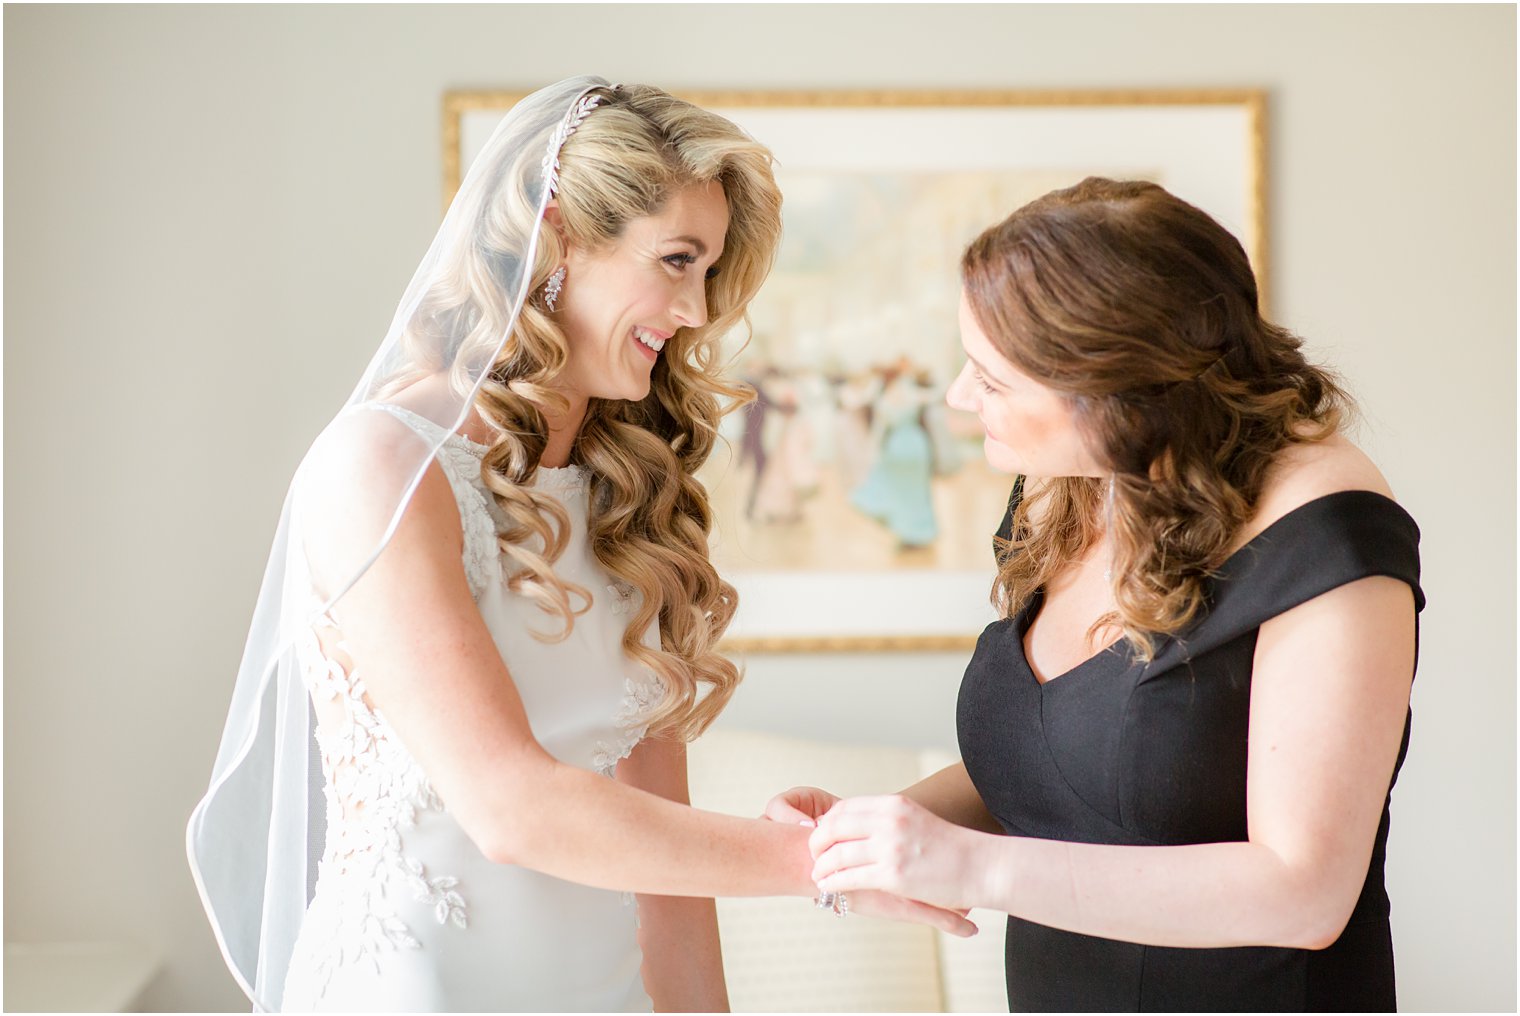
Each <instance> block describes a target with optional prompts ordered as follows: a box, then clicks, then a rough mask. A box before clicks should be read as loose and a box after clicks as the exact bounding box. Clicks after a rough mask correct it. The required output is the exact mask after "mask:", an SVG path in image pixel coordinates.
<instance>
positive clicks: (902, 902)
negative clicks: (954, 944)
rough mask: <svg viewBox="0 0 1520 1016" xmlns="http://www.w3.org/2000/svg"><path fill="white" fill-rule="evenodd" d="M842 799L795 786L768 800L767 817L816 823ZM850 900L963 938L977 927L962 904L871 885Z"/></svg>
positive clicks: (860, 909)
mask: <svg viewBox="0 0 1520 1016" xmlns="http://www.w3.org/2000/svg"><path fill="white" fill-rule="evenodd" d="M840 800H841V798H839V797H838V796H836V795H834V794H831V793H829V792H828V791H827V790H819V789H818V788H817V787H793V788H792V789H791V790H786V791H782V792H781V793H779V794H777V795H776V796H775V797H773V798H771V799H770V800H769V801H767V802H766V804H765V817H766V818H768V819H770V820H771V821H772V822H785V823H788V824H792V825H804V826H813V825H816V824H817V820H818V818H819V817H820V816H821V815H823V814H824V813H825V812H827V811H828V810H829V809H830V808H832V807H834V805H836V804H838V803H839V801H840ZM849 900H850V910H851V911H852V912H854V913H857V914H867V915H869V916H871V917H885V918H887V919H889V920H893V921H908V922H910V923H912V924H927V925H928V926H929V927H931V928H937V929H939V930H940V931H943V932H946V933H948V934H951V935H955V936H958V937H960V938H970V937H971V936H972V935H975V934H976V933H977V930H978V929H977V926H976V925H975V924H973V923H971V922H970V921H968V920H966V911H965V909H961V908H950V909H946V908H945V907H935V906H930V905H929V904H927V903H920V902H919V901H917V900H909V899H903V898H902V897H901V896H893V895H892V894H891V893H884V892H874V891H872V890H869V889H867V890H860V891H856V892H852V893H850V896H849Z"/></svg>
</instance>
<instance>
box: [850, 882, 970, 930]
mask: <svg viewBox="0 0 1520 1016" xmlns="http://www.w3.org/2000/svg"><path fill="white" fill-rule="evenodd" d="M846 896H847V898H848V899H849V903H850V913H852V914H866V915H868V916H871V917H885V918H887V919H889V920H893V921H907V922H909V923H910V924H927V925H928V926H929V927H931V928H937V929H939V930H940V931H943V932H946V933H948V934H951V935H954V936H956V937H957V938H970V937H971V936H972V935H975V934H976V933H977V931H978V930H979V929H978V928H977V926H976V925H975V924H972V923H971V922H970V921H968V920H966V913H967V912H966V911H964V910H946V909H945V908H943V907H933V906H930V905H929V904H927V903H919V902H918V901H917V900H905V899H903V898H902V897H901V896H893V895H892V894H891V893H884V892H878V891H876V890H874V889H862V890H859V891H857V892H852V893H847V894H846Z"/></svg>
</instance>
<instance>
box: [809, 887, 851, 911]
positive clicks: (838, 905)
mask: <svg viewBox="0 0 1520 1016" xmlns="http://www.w3.org/2000/svg"><path fill="white" fill-rule="evenodd" d="M813 906H815V907H817V908H818V909H819V910H832V911H833V912H834V916H835V917H844V916H845V915H846V914H848V913H849V912H850V898H849V897H848V896H846V895H845V894H844V893H828V892H824V891H823V890H822V889H820V890H818V897H817V898H816V899H814V900H813Z"/></svg>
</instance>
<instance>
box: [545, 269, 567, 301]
mask: <svg viewBox="0 0 1520 1016" xmlns="http://www.w3.org/2000/svg"><path fill="white" fill-rule="evenodd" d="M564 288H565V266H564V265H560V266H559V267H558V268H556V269H554V274H553V275H551V276H549V281H548V282H546V283H544V306H546V307H548V308H549V310H550V311H553V310H554V305H555V304H557V303H559V291H560V290H561V289H564Z"/></svg>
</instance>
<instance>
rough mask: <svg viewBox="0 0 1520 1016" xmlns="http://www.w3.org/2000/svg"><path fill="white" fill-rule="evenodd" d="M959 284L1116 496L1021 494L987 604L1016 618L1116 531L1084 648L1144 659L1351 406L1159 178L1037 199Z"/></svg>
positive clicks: (1206, 226)
mask: <svg viewBox="0 0 1520 1016" xmlns="http://www.w3.org/2000/svg"><path fill="white" fill-rule="evenodd" d="M961 274H962V279H963V282H964V285H965V291H966V297H967V302H968V303H969V305H970V307H971V310H972V313H973V315H974V316H975V318H976V320H977V323H978V324H979V325H980V326H981V327H982V329H983V330H984V331H985V332H986V334H987V336H988V337H989V338H990V339H991V341H992V342H993V344H994V345H995V346H996V347H997V349H998V351H999V352H1000V353H1001V354H1002V355H1003V356H1004V357H1006V358H1007V359H1008V360H1009V361H1010V362H1011V363H1012V364H1014V366H1016V367H1017V368H1018V369H1019V370H1020V371H1022V372H1023V373H1025V374H1027V375H1029V376H1030V377H1032V378H1034V379H1035V380H1037V381H1039V382H1041V383H1042V384H1045V385H1047V386H1048V387H1051V388H1053V389H1055V390H1056V391H1058V392H1060V393H1061V394H1062V395H1063V396H1064V397H1065V398H1066V400H1067V401H1068V403H1069V404H1070V405H1071V406H1072V407H1073V409H1074V411H1075V416H1076V419H1077V421H1078V427H1079V428H1080V430H1081V431H1082V434H1083V437H1084V438H1085V439H1086V441H1087V443H1088V446H1089V447H1090V448H1091V449H1092V450H1093V451H1094V453H1095V454H1096V455H1097V456H1098V458H1099V461H1100V462H1103V463H1104V464H1106V466H1107V467H1108V468H1109V469H1111V470H1112V493H1111V494H1110V486H1109V485H1110V480H1109V479H1107V478H1102V479H1099V478H1091V477H1061V478H1055V479H1050V480H1046V481H1042V482H1039V483H1037V484H1032V485H1030V489H1029V491H1028V493H1027V495H1026V496H1025V497H1023V498H1022V499H1021V500H1020V501H1019V502H1018V504H1017V505H1016V507H1015V510H1014V513H1013V519H1012V536H1011V539H1010V540H1009V541H1008V542H1007V543H1005V544H1001V545H1000V547H999V571H998V576H997V580H996V582H995V584H994V587H993V602H994V604H995V605H996V606H997V607H998V609H999V611H1000V612H1001V613H1002V614H1003V616H1005V617H1006V616H1010V615H1011V614H1012V613H1013V612H1015V611H1016V610H1017V609H1018V608H1019V606H1020V605H1021V604H1023V603H1024V602H1025V601H1026V600H1027V599H1028V598H1029V597H1030V596H1031V595H1032V594H1033V593H1034V592H1035V591H1036V590H1037V589H1039V588H1041V587H1042V586H1044V585H1046V584H1047V583H1048V582H1050V580H1051V579H1052V578H1054V577H1055V576H1056V575H1057V574H1059V573H1060V572H1061V571H1062V569H1064V568H1065V567H1067V566H1068V565H1069V564H1071V563H1072V562H1073V561H1075V560H1076V559H1078V558H1079V557H1080V556H1081V555H1082V554H1083V553H1084V552H1085V551H1087V550H1088V549H1089V548H1090V547H1091V546H1092V545H1093V544H1094V543H1095V542H1096V541H1097V540H1098V539H1100V538H1101V536H1102V534H1103V533H1104V531H1105V530H1111V541H1112V544H1113V584H1114V596H1115V599H1116V602H1117V605H1118V610H1117V612H1115V613H1110V614H1108V615H1106V616H1105V617H1103V618H1100V619H1099V620H1098V621H1097V622H1096V623H1095V624H1094V626H1093V630H1092V632H1089V635H1091V634H1093V633H1095V632H1096V631H1097V630H1098V629H1100V628H1103V627H1108V626H1117V627H1118V628H1120V629H1121V630H1122V632H1123V635H1124V637H1125V638H1126V639H1128V641H1129V642H1130V644H1131V646H1132V647H1133V649H1134V651H1135V653H1136V655H1137V657H1138V658H1140V659H1142V660H1149V659H1151V657H1152V654H1153V652H1154V637H1155V636H1157V635H1172V634H1175V633H1177V632H1179V631H1181V630H1182V629H1183V628H1185V627H1186V626H1187V625H1188V624H1189V623H1190V622H1191V621H1192V620H1193V619H1194V618H1196V617H1197V616H1198V614H1199V612H1200V610H1202V609H1203V607H1204V605H1205V597H1206V594H1207V579H1208V577H1209V576H1210V574H1211V573H1212V572H1213V571H1214V570H1215V569H1217V568H1218V567H1219V566H1220V565H1221V564H1223V563H1224V561H1225V560H1226V559H1227V558H1228V556H1229V553H1230V548H1231V547H1232V545H1233V543H1234V541H1235V539H1236V537H1237V534H1238V533H1239V532H1240V529H1241V527H1242V526H1243V525H1244V524H1245V523H1246V522H1247V521H1248V520H1249V519H1250V518H1251V516H1252V514H1253V513H1254V511H1255V507H1256V504H1257V501H1258V499H1259V498H1260V496H1261V491H1262V484H1263V481H1264V479H1265V477H1266V474H1267V471H1268V468H1269V467H1270V466H1271V464H1272V462H1273V459H1274V458H1275V457H1276V456H1277V454H1278V453H1279V452H1280V451H1282V450H1283V449H1284V448H1286V447H1287V446H1288V445H1290V444H1294V443H1299V442H1312V441H1319V440H1323V439H1324V438H1326V437H1328V436H1330V435H1331V434H1333V433H1335V432H1336V430H1338V429H1339V427H1340V425H1341V423H1342V420H1343V418H1344V416H1345V415H1346V414H1347V413H1348V412H1349V411H1350V409H1351V401H1350V398H1349V396H1348V395H1347V394H1346V392H1345V391H1344V390H1343V389H1342V388H1341V387H1340V385H1339V384H1338V382H1337V381H1336V379H1335V377H1334V376H1333V375H1332V374H1331V373H1330V372H1329V371H1327V370H1325V369H1324V368H1321V367H1317V366H1315V365H1313V364H1311V363H1309V361H1308V360H1307V359H1306V358H1305V357H1304V355H1303V353H1302V351H1301V346H1302V344H1303V343H1302V340H1301V339H1299V338H1297V337H1296V336H1294V335H1293V334H1292V333H1290V332H1288V331H1286V330H1285V329H1283V328H1280V327H1278V326H1276V325H1274V324H1271V323H1269V322H1268V321H1266V320H1264V319H1263V318H1262V316H1261V313H1260V308H1259V306H1258V296H1257V289H1256V278H1255V275H1254V274H1253V273H1252V271H1251V265H1250V262H1249V260H1248V259H1247V257H1246V253H1245V251H1244V249H1242V247H1241V245H1240V243H1239V242H1238V241H1237V240H1236V239H1235V237H1234V236H1232V235H1231V234H1230V233H1229V232H1228V231H1227V230H1225V229H1224V228H1223V227H1222V226H1220V225H1219V224H1218V223H1217V222H1215V221H1214V220H1213V219H1212V218H1210V217H1209V216H1208V215H1207V214H1205V213H1204V212H1202V211H1200V210H1199V209H1197V208H1195V207H1193V206H1192V205H1190V204H1188V203H1187V202H1185V201H1182V200H1180V199H1178V198H1177V197H1174V196H1173V195H1172V194H1170V193H1168V192H1167V191H1166V190H1164V189H1162V188H1161V187H1159V186H1157V185H1155V184H1152V183H1143V182H1116V181H1113V180H1106V179H1102V178H1099V177H1090V178H1088V179H1086V180H1084V181H1082V183H1080V184H1078V185H1077V186H1075V187H1070V188H1067V189H1065V190H1058V191H1054V192H1052V193H1050V194H1047V195H1045V196H1044V197H1041V198H1038V199H1036V200H1035V201H1033V202H1030V203H1029V204H1027V205H1025V206H1023V207H1022V208H1020V209H1018V210H1017V211H1015V212H1014V213H1013V214H1012V215H1010V216H1009V217H1008V218H1007V219H1006V220H1004V221H1003V222H1000V223H998V224H997V225H995V226H992V227H991V228H989V229H988V230H986V231H985V232H984V233H982V235H981V236H979V237H978V238H977V239H976V240H975V241H973V242H972V244H971V246H970V247H969V248H968V249H967V250H966V253H965V255H964V257H963V258H962V260H961ZM1110 497H1111V498H1112V504H1111V505H1110V504H1109V503H1108V501H1109V498H1110ZM1034 520H1038V524H1035V522H1034Z"/></svg>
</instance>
